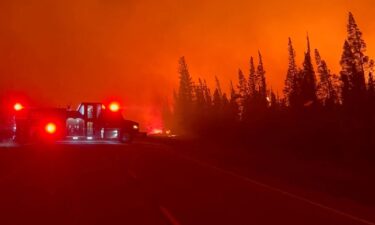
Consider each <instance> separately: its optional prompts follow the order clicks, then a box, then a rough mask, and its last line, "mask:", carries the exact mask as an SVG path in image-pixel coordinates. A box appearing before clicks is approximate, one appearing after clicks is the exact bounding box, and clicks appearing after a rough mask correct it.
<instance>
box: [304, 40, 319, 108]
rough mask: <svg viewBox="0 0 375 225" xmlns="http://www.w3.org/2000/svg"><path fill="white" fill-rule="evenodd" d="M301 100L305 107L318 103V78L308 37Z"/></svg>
mask: <svg viewBox="0 0 375 225" xmlns="http://www.w3.org/2000/svg"><path fill="white" fill-rule="evenodd" d="M301 98H302V103H303V105H304V106H307V105H311V104H314V103H316V100H317V98H316V76H315V71H314V67H313V65H312V60H311V51H310V40H309V37H307V51H306V53H305V59H304V62H303V70H302V81H301Z"/></svg>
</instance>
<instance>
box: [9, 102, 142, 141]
mask: <svg viewBox="0 0 375 225" xmlns="http://www.w3.org/2000/svg"><path fill="white" fill-rule="evenodd" d="M12 121H14V124H13V127H14V129H13V130H14V134H13V135H12V136H13V137H14V141H16V142H18V143H22V144H23V143H33V142H53V141H58V140H72V141H79V140H88V141H91V140H112V141H117V142H121V143H130V142H132V140H133V138H134V137H135V136H137V135H139V124H138V123H137V122H135V121H131V120H127V119H124V117H123V115H122V112H121V107H120V105H119V104H118V103H116V102H112V103H110V104H107V105H106V104H103V103H99V102H84V103H81V104H80V105H79V106H78V109H77V110H69V109H65V108H32V107H24V106H23V105H22V104H20V103H17V104H15V105H14V115H13V120H12Z"/></svg>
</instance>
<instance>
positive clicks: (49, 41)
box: [0, 0, 375, 126]
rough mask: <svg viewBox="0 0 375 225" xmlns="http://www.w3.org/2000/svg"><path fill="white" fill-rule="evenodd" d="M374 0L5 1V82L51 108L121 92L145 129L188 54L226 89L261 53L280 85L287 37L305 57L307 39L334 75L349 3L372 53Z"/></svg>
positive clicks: (0, 69)
mask: <svg viewBox="0 0 375 225" xmlns="http://www.w3.org/2000/svg"><path fill="white" fill-rule="evenodd" d="M374 9H375V3H374V2H373V0H350V1H349V0H325V1H313V0H290V1H286V0H284V1H281V0H263V1H259V0H244V1H238V0H232V1H227V0H215V1H213V0H210V1H204V0H199V1H197V0H190V1H175V0H160V1H153V0H152V1H151V0H147V1H140V0H54V1H50V0H33V1H30V0H2V1H0V88H1V90H18V91H23V92H26V93H27V94H28V95H30V96H31V97H33V98H38V99H41V100H42V101H45V102H49V103H50V104H51V105H60V106H65V105H66V104H69V103H71V104H76V103H78V102H80V101H98V100H99V101H100V100H102V99H106V98H107V97H108V96H119V97H120V98H121V99H122V100H123V102H125V103H126V106H127V108H126V113H127V114H128V115H129V117H131V118H135V119H138V120H140V121H141V122H143V124H144V126H149V125H150V121H154V118H155V116H157V111H158V110H157V107H156V106H157V105H158V102H160V99H162V98H164V96H167V95H170V93H171V92H172V90H173V88H174V87H176V86H177V60H178V58H179V57H180V56H182V55H184V56H185V57H186V59H187V61H188V64H189V67H190V71H191V74H192V75H193V77H197V76H200V77H204V78H207V79H208V81H209V83H210V84H213V83H214V82H213V77H214V76H215V75H216V76H218V77H219V78H220V79H221V81H222V86H224V87H227V86H228V84H229V80H231V79H235V78H236V76H237V70H238V68H242V69H243V70H244V71H246V72H247V70H248V65H247V64H248V60H249V57H250V56H251V55H256V52H257V50H258V49H259V50H261V51H262V53H263V56H264V64H265V67H266V70H267V81H268V83H269V85H272V86H273V87H274V89H275V90H279V91H281V90H282V84H283V80H284V76H285V71H286V67H287V64H286V61H287V38H288V36H291V37H292V38H293V40H294V43H295V47H296V50H297V57H298V60H299V61H301V60H302V56H303V51H304V50H305V36H306V33H307V32H308V33H309V34H310V39H311V44H312V47H313V48H319V50H320V52H321V55H322V56H323V57H324V58H325V59H326V60H327V61H328V63H329V66H330V67H331V68H332V69H333V70H334V71H335V72H337V71H338V69H339V67H338V61H339V57H340V54H341V48H342V45H343V40H344V38H345V32H346V27H345V25H346V21H347V12H348V11H349V10H350V11H352V12H353V13H354V16H355V18H356V20H357V23H358V24H359V26H360V28H361V30H362V31H363V33H364V38H365V40H366V42H367V44H368V54H369V55H370V56H375V19H374V16H373V12H374Z"/></svg>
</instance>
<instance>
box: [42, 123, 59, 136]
mask: <svg viewBox="0 0 375 225" xmlns="http://www.w3.org/2000/svg"><path fill="white" fill-rule="evenodd" d="M44 130H45V131H46V132H47V133H49V134H54V133H56V130H57V126H56V124H55V123H47V124H46V126H45V127H44Z"/></svg>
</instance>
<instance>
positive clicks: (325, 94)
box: [315, 49, 337, 105]
mask: <svg viewBox="0 0 375 225" xmlns="http://www.w3.org/2000/svg"><path fill="white" fill-rule="evenodd" d="M315 61H316V64H317V72H318V74H319V78H320V79H319V83H318V85H317V96H318V98H319V99H320V100H321V101H322V103H323V105H327V104H334V103H335V102H336V97H337V94H336V91H335V89H334V86H333V82H332V74H331V71H330V70H329V69H328V66H327V63H326V62H325V61H324V60H322V58H321V56H320V54H319V51H318V49H315Z"/></svg>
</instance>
